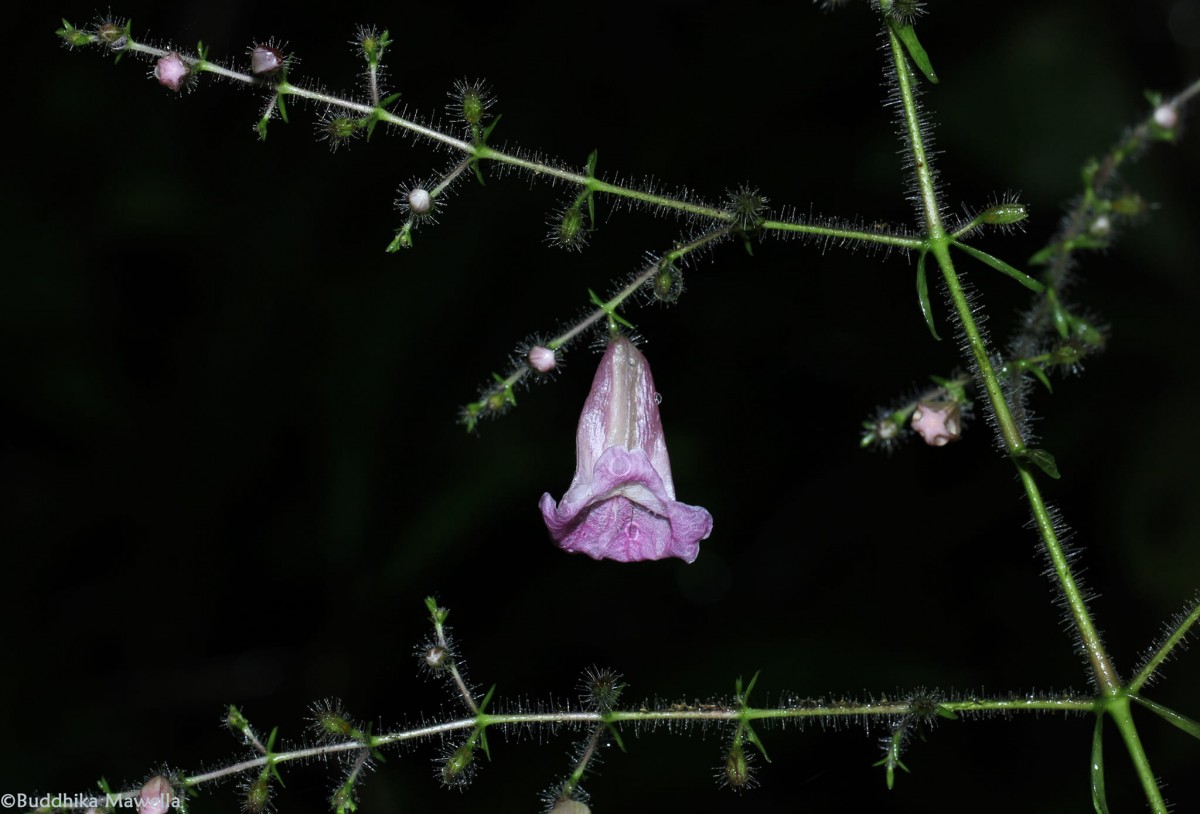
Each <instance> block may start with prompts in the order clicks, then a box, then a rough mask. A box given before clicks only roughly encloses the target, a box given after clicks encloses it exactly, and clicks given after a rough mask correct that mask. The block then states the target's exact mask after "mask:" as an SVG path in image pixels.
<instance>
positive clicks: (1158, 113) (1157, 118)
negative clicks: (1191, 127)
mask: <svg viewBox="0 0 1200 814" xmlns="http://www.w3.org/2000/svg"><path fill="white" fill-rule="evenodd" d="M1154 123H1155V124H1157V125H1158V126H1159V127H1161V128H1162V129H1163V130H1174V129H1175V126H1176V125H1178V124H1179V111H1178V110H1176V109H1175V106H1174V105H1159V106H1158V107H1156V108H1155V109H1154Z"/></svg>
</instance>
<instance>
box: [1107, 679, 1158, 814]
mask: <svg viewBox="0 0 1200 814" xmlns="http://www.w3.org/2000/svg"><path fill="white" fill-rule="evenodd" d="M1105 711H1106V712H1107V713H1108V714H1109V715H1111V716H1112V719H1113V723H1115V724H1116V725H1117V729H1118V731H1120V733H1121V738H1122V739H1124V741H1125V748H1126V749H1127V750H1128V751H1129V758H1130V760H1132V761H1133V768H1134V771H1135V772H1136V773H1137V776H1138V780H1139V781H1140V782H1141V784H1142V791H1143V792H1144V793H1145V795H1146V802H1148V803H1149V804H1150V810H1151V811H1153V812H1154V814H1167V812H1168V810H1169V809H1168V808H1167V803H1166V801H1165V800H1164V799H1163V796H1162V791H1161V790H1160V789H1159V788H1158V781H1157V780H1156V779H1155V778H1154V770H1153V769H1151V768H1150V759H1149V758H1147V757H1146V750H1145V749H1144V748H1143V747H1142V741H1141V739H1140V738H1139V737H1138V733H1137V727H1136V726H1134V723H1133V715H1132V713H1131V710H1130V699H1129V696H1128V695H1124V694H1122V695H1120V696H1118V697H1117V698H1114V699H1112V700H1110V701H1109V702H1108V704H1107V706H1106V709H1105Z"/></svg>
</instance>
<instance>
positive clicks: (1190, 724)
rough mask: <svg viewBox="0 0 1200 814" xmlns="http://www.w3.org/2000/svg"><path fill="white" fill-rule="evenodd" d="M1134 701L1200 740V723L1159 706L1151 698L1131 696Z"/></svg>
mask: <svg viewBox="0 0 1200 814" xmlns="http://www.w3.org/2000/svg"><path fill="white" fill-rule="evenodd" d="M1130 697H1131V698H1132V699H1133V700H1134V701H1137V702H1138V703H1139V704H1141V705H1142V706H1144V707H1145V708H1146V709H1148V710H1150V711H1151V712H1153V713H1154V714H1155V715H1157V716H1159V717H1160V718H1162V719H1163V720H1164V721H1168V722H1169V723H1172V724H1174V725H1175V726H1177V727H1179V728H1180V729H1182V730H1183V731H1184V732H1186V733H1188V734H1189V735H1191V736H1192V737H1193V738H1200V722H1196V721H1193V720H1192V719H1191V718H1189V717H1187V716H1186V715H1181V714H1180V713H1178V712H1176V711H1175V710H1173V709H1170V708H1169V707H1164V706H1163V705H1162V704H1157V703H1155V702H1154V701H1151V700H1150V699H1149V698H1142V697H1141V696H1140V695H1131V696H1130Z"/></svg>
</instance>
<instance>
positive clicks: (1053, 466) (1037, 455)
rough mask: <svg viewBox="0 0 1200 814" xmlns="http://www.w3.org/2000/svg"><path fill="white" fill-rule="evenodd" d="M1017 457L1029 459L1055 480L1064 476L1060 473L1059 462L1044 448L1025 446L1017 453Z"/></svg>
mask: <svg viewBox="0 0 1200 814" xmlns="http://www.w3.org/2000/svg"><path fill="white" fill-rule="evenodd" d="M1017 457H1018V458H1021V459H1023V460H1026V461H1029V462H1030V463H1032V464H1033V465H1034V466H1036V467H1037V468H1038V469H1040V470H1042V471H1043V472H1045V473H1046V474H1047V475H1049V476H1050V477H1052V478H1054V479H1055V480H1058V479H1059V478H1060V477H1062V476H1061V475H1059V473H1058V464H1057V463H1056V462H1055V460H1054V456H1053V455H1051V454H1050V453H1049V452H1047V451H1046V450H1044V449H1036V448H1032V447H1025V448H1024V449H1022V450H1020V451H1019V452H1018V453H1017Z"/></svg>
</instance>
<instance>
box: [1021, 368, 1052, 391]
mask: <svg viewBox="0 0 1200 814" xmlns="http://www.w3.org/2000/svg"><path fill="white" fill-rule="evenodd" d="M1025 369H1026V370H1028V371H1029V372H1030V373H1032V374H1033V376H1034V378H1035V379H1037V380H1038V381H1039V382H1041V383H1042V384H1043V385H1045V387H1046V392H1048V393H1053V392H1054V388H1053V387H1051V386H1050V379H1049V377H1048V376H1046V371H1044V370H1042V366H1041V365H1030V366H1029V367H1027V368H1025Z"/></svg>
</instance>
